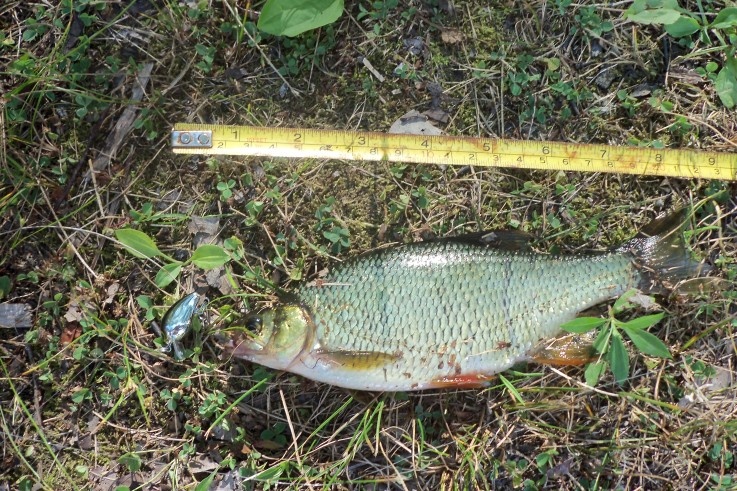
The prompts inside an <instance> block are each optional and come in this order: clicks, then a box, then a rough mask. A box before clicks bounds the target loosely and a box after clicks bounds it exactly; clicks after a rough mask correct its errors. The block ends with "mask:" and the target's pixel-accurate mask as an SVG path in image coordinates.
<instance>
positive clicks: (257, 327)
mask: <svg viewBox="0 0 737 491" xmlns="http://www.w3.org/2000/svg"><path fill="white" fill-rule="evenodd" d="M262 326H263V321H262V320H261V317H260V316H258V315H252V316H251V317H249V318H248V319H246V329H248V330H249V331H251V332H254V333H258V332H260V331H261V327H262Z"/></svg>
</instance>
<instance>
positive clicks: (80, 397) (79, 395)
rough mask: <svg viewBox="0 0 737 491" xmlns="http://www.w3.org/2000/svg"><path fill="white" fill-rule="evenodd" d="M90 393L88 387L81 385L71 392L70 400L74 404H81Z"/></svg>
mask: <svg viewBox="0 0 737 491" xmlns="http://www.w3.org/2000/svg"><path fill="white" fill-rule="evenodd" d="M89 395H90V389H88V388H86V387H83V388H81V389H79V390H78V391H76V392H75V393H74V394H72V402H74V403H75V404H81V403H82V402H83V401H84V400H85V399H87V398H88V397H89Z"/></svg>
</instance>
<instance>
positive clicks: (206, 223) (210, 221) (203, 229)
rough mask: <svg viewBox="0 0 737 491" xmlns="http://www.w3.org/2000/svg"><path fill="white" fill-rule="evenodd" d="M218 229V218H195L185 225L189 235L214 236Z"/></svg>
mask: <svg viewBox="0 0 737 491" xmlns="http://www.w3.org/2000/svg"><path fill="white" fill-rule="evenodd" d="M218 228H220V220H219V219H218V217H195V216H193V217H192V219H191V220H190V221H189V224H187V229H189V232H190V233H191V234H205V235H210V236H212V235H216V234H217V233H218Z"/></svg>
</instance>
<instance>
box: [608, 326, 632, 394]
mask: <svg viewBox="0 0 737 491" xmlns="http://www.w3.org/2000/svg"><path fill="white" fill-rule="evenodd" d="M609 363H610V365H611V367H612V373H613V374H614V379H615V380H616V381H617V383H618V384H620V385H621V384H623V383H624V381H625V380H627V377H628V376H629V373H630V357H629V354H628V353H627V348H625V346H624V342H622V335H621V334H619V333H618V332H616V331H614V332H612V345H611V347H610V348H609Z"/></svg>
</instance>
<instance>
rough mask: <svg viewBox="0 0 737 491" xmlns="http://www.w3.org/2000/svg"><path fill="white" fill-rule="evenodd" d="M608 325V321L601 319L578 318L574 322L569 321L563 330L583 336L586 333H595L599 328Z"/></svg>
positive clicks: (563, 326) (562, 327)
mask: <svg viewBox="0 0 737 491" xmlns="http://www.w3.org/2000/svg"><path fill="white" fill-rule="evenodd" d="M606 323H607V319H602V318H601V317H577V318H575V319H573V320H572V321H568V322H566V323H565V324H563V325H562V326H560V328H561V329H563V330H564V331H567V332H572V333H576V334H583V333H585V332H589V331H593V330H594V329H596V328H597V327H601V326H603V325H604V324H606Z"/></svg>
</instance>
